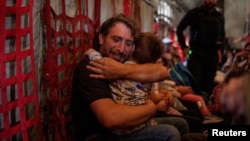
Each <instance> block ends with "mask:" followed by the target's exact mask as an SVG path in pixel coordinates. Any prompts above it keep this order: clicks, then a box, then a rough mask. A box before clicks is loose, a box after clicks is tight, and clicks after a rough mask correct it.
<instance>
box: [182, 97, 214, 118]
mask: <svg viewBox="0 0 250 141" xmlns="http://www.w3.org/2000/svg"><path fill="white" fill-rule="evenodd" d="M180 99H182V100H187V101H191V102H196V103H197V106H198V107H199V110H200V112H201V114H202V115H203V116H207V115H209V114H210V111H209V110H208V108H207V105H206V103H205V102H204V99H203V98H202V97H201V96H199V95H195V94H185V95H182V96H181V97H180Z"/></svg>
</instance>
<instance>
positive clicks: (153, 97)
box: [150, 93, 165, 103]
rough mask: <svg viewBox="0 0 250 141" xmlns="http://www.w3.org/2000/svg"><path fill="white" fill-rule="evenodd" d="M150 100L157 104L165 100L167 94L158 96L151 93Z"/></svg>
mask: <svg viewBox="0 0 250 141" xmlns="http://www.w3.org/2000/svg"><path fill="white" fill-rule="evenodd" d="M150 99H151V100H153V101H154V102H155V103H157V102H159V101H160V100H163V99H165V94H162V93H158V94H155V93H151V94H150Z"/></svg>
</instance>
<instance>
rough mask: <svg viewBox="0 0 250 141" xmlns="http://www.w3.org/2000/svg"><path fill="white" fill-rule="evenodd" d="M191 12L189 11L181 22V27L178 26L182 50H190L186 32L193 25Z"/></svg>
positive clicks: (177, 32)
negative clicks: (185, 35)
mask: <svg viewBox="0 0 250 141" xmlns="http://www.w3.org/2000/svg"><path fill="white" fill-rule="evenodd" d="M191 18H192V15H191V12H190V11H189V12H188V13H187V14H186V15H185V16H184V17H183V18H182V20H181V21H180V23H179V25H178V26H177V31H176V34H177V37H178V42H179V44H180V46H181V48H182V50H184V49H186V48H188V47H187V45H186V41H185V37H184V34H183V32H184V30H185V29H186V28H187V27H188V26H189V25H190V24H191Z"/></svg>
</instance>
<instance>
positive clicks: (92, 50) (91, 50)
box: [84, 48, 95, 55]
mask: <svg viewBox="0 0 250 141" xmlns="http://www.w3.org/2000/svg"><path fill="white" fill-rule="evenodd" d="M94 51H95V50H94V49H93V48H89V49H88V50H86V51H85V53H84V55H89V54H91V53H92V52H94Z"/></svg>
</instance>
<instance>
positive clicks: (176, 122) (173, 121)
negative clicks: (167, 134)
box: [154, 114, 189, 135]
mask: <svg viewBox="0 0 250 141" xmlns="http://www.w3.org/2000/svg"><path fill="white" fill-rule="evenodd" d="M154 119H155V120H156V122H157V123H158V125H159V124H169V125H173V126H174V127H176V128H177V129H178V130H179V132H180V134H181V135H184V134H186V133H188V132H189V125H188V122H187V121H186V120H185V119H184V118H183V117H180V116H174V115H173V116H172V115H167V114H166V115H165V116H162V117H155V118H154Z"/></svg>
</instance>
